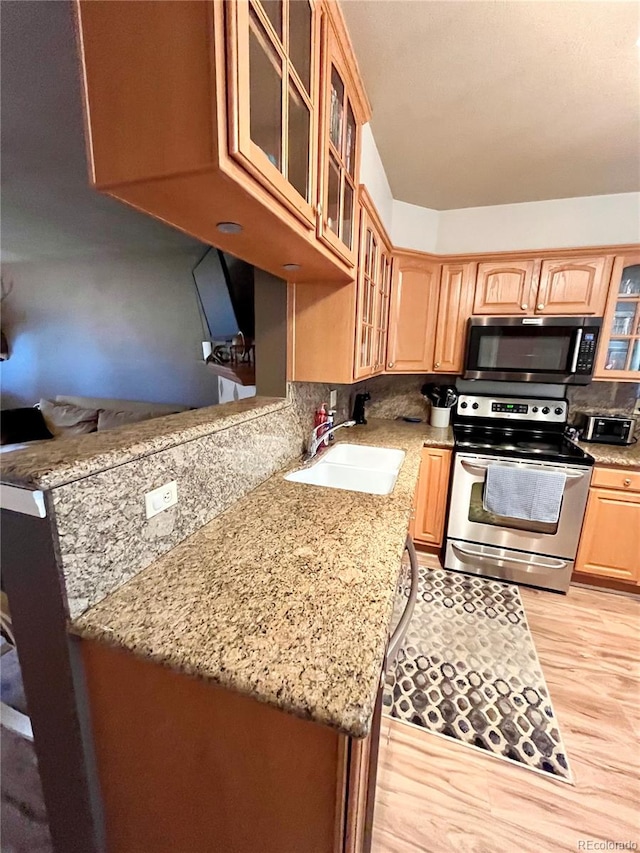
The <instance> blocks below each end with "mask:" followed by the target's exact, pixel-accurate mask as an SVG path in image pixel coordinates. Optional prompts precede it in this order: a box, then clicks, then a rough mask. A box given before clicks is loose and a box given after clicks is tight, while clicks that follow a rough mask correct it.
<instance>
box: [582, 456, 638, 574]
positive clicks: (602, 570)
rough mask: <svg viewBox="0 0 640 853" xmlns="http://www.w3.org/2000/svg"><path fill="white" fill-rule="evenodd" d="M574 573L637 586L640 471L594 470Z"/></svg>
mask: <svg viewBox="0 0 640 853" xmlns="http://www.w3.org/2000/svg"><path fill="white" fill-rule="evenodd" d="M591 482H592V487H591V489H589V501H588V503H587V512H586V514H585V519H584V525H583V528H582V536H581V538H580V547H579V549H578V556H577V558H576V563H575V571H576V572H577V573H580V574H586V575H594V576H597V577H601V578H609V579H612V580H617V581H625V582H627V583H635V584H638V583H640V472H637V471H636V472H634V471H625V470H624V469H619V468H599V467H597V468H596V469H595V470H594V473H593V478H592V481H591Z"/></svg>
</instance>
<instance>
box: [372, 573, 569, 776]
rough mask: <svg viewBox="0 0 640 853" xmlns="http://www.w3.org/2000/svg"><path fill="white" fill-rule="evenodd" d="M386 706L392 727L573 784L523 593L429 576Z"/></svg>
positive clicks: (463, 578) (423, 578) (471, 579)
mask: <svg viewBox="0 0 640 853" xmlns="http://www.w3.org/2000/svg"><path fill="white" fill-rule="evenodd" d="M404 593H405V595H408V588H407V589H405V590H404ZM383 701H384V708H385V712H386V713H387V714H389V715H390V716H391V717H395V718H396V719H399V720H402V721H404V722H406V723H410V724H413V725H416V726H419V727H421V728H424V729H426V730H427V731H429V732H433V733H435V734H439V735H442V736H445V737H449V738H452V739H454V740H458V741H460V742H461V743H464V744H466V745H467V746H472V747H475V748H477V749H482V750H485V751H486V752H487V753H489V754H491V755H494V756H496V757H499V758H503V759H508V760H510V761H515V762H518V763H519V764H521V765H522V766H523V767H528V768H530V769H531V770H536V771H539V772H541V773H545V774H548V775H551V776H554V777H555V778H559V779H562V780H564V781H566V782H572V775H571V770H570V768H569V763H568V761H567V757H566V752H565V748H564V745H563V743H562V737H561V736H560V731H559V728H558V722H557V719H556V716H555V713H554V710H553V706H552V704H551V700H550V698H549V691H548V689H547V685H546V683H545V680H544V675H543V674H542V669H541V667H540V662H539V660H538V655H537V652H536V648H535V646H534V643H533V638H532V636H531V632H530V631H529V626H528V624H527V618H526V615H525V612H524V607H523V604H522V600H521V598H520V592H519V590H518V587H517V586H513V585H511V584H506V583H502V582H500V581H494V580H488V579H486V578H480V577H475V576H469V575H464V574H461V573H459V572H448V571H445V570H444V569H435V568H428V567H426V566H420V584H419V592H418V600H417V602H416V606H415V610H414V614H413V617H412V620H411V624H410V625H409V630H408V632H407V636H406V638H405V641H404V644H403V647H402V649H401V650H400V652H399V654H398V658H397V662H396V666H395V668H394V669H393V670H390V671H389V672H388V673H387V679H386V687H385V693H384V700H383Z"/></svg>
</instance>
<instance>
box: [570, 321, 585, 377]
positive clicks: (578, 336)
mask: <svg viewBox="0 0 640 853" xmlns="http://www.w3.org/2000/svg"><path fill="white" fill-rule="evenodd" d="M581 343H582V329H581V328H580V329H578V330H577V331H576V342H575V344H574V347H573V356H572V358H571V367H570V368H569V373H575V372H576V368H577V367H578V356H579V355H580V344H581Z"/></svg>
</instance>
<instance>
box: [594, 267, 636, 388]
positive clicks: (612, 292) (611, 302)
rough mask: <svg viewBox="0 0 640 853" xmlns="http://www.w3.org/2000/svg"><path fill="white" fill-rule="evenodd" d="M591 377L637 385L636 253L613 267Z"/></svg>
mask: <svg viewBox="0 0 640 853" xmlns="http://www.w3.org/2000/svg"><path fill="white" fill-rule="evenodd" d="M595 375H596V378H597V379H611V380H617V381H620V380H629V381H633V382H640V254H637V255H624V256H619V257H617V258H616V260H615V263H614V265H613V273H612V277H611V287H610V289H609V296H608V300H607V310H606V314H605V318H604V327H603V330H602V338H601V341H600V345H599V347H598V364H597V368H596V374H595Z"/></svg>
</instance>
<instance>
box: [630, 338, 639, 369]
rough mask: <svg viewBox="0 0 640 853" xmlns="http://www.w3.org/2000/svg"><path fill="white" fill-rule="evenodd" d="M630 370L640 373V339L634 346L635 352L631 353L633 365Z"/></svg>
mask: <svg viewBox="0 0 640 853" xmlns="http://www.w3.org/2000/svg"><path fill="white" fill-rule="evenodd" d="M629 370H635V371H638V372H640V339H638V340H636V341H635V343H634V344H633V352H632V353H631V363H630V364H629Z"/></svg>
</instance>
